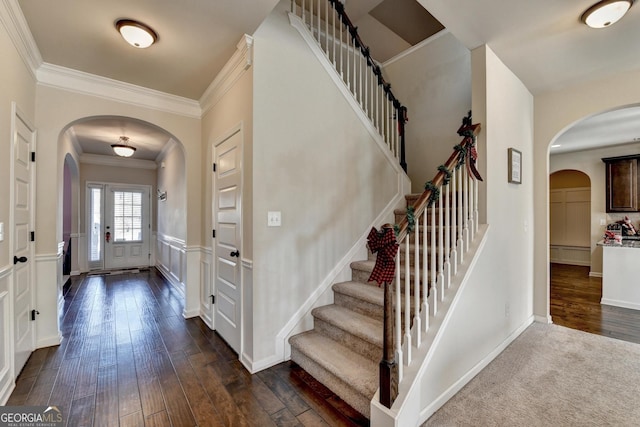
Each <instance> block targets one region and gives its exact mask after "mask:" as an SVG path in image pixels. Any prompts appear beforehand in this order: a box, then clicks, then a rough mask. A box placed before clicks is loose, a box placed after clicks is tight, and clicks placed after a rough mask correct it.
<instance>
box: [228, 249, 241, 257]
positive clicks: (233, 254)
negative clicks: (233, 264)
mask: <svg viewBox="0 0 640 427" xmlns="http://www.w3.org/2000/svg"><path fill="white" fill-rule="evenodd" d="M229 255H231V256H235V257H239V256H240V251H239V250H237V249H236V251H235V252H231V253H230V254H229Z"/></svg>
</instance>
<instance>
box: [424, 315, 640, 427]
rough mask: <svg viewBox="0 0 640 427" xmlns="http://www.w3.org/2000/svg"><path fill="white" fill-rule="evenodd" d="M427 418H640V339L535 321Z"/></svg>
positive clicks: (573, 422) (638, 421)
mask: <svg viewBox="0 0 640 427" xmlns="http://www.w3.org/2000/svg"><path fill="white" fill-rule="evenodd" d="M423 425H424V426H474V427H476V426H527V427H530V426H545V427H546V426H640V345H638V344H633V343H628V342H624V341H619V340H615V339H612V338H607V337H603V336H599V335H592V334H588V333H586V332H581V331H576V330H573V329H568V328H564V327H562V326H556V325H544V324H538V323H534V324H533V325H531V326H530V327H529V328H528V329H527V330H526V331H525V332H524V333H523V334H522V335H520V336H519V337H518V338H517V339H516V340H515V341H514V342H513V343H511V345H510V346H509V347H507V349H506V350H505V351H504V352H502V354H500V356H498V357H497V358H496V359H495V360H494V361H493V362H491V363H490V364H489V366H487V367H486V368H485V369H484V370H483V371H482V372H480V373H479V374H478V375H477V376H476V377H475V378H474V379H473V380H471V381H470V382H469V384H467V385H466V386H465V387H464V388H463V389H462V390H460V392H459V393H458V394H456V395H455V396H454V397H453V398H452V399H451V400H449V402H447V403H446V404H445V405H444V406H443V407H442V408H440V410H439V411H437V412H436V413H435V414H434V415H433V416H432V417H431V418H429V420H427V422H426V423H425V424H423Z"/></svg>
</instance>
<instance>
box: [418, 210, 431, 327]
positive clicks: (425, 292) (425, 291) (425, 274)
mask: <svg viewBox="0 0 640 427" xmlns="http://www.w3.org/2000/svg"><path fill="white" fill-rule="evenodd" d="M416 226H417V224H416ZM427 230H428V227H427V208H425V209H424V211H422V320H423V323H424V331H425V332H426V331H428V330H429V269H428V268H427V265H428V263H427V255H428V252H429V251H428V250H427V248H428V247H429V245H428V244H427V236H428V233H427Z"/></svg>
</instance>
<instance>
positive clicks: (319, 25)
mask: <svg viewBox="0 0 640 427" xmlns="http://www.w3.org/2000/svg"><path fill="white" fill-rule="evenodd" d="M321 6H322V4H321V3H320V0H318V16H317V17H316V31H318V46H320V47H321V48H322V34H321V33H320V27H321V24H322V21H321V20H320V16H321V13H320V7H321Z"/></svg>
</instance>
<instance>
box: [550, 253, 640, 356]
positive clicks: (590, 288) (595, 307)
mask: <svg viewBox="0 0 640 427" xmlns="http://www.w3.org/2000/svg"><path fill="white" fill-rule="evenodd" d="M550 288H551V318H552V320H553V323H555V324H557V325H561V326H566V327H568V328H572V329H579V330H581V331H585V332H590V333H593V334H598V335H604V336H608V337H611V338H617V339H620V340H624V341H630V342H634V343H640V311H638V310H631V309H628V308H621V307H613V306H609V305H601V304H600V299H601V298H602V279H601V278H598V277H589V267H582V266H576V265H565V264H551V286H550Z"/></svg>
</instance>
